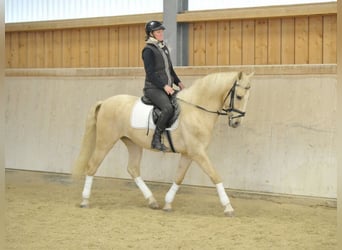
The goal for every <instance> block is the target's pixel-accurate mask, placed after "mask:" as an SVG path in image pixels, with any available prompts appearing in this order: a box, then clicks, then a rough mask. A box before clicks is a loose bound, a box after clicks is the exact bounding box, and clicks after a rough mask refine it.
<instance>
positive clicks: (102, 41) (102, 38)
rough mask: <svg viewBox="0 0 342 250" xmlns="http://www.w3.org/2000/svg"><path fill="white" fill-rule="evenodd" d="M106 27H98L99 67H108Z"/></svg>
mask: <svg viewBox="0 0 342 250" xmlns="http://www.w3.org/2000/svg"><path fill="white" fill-rule="evenodd" d="M108 37H109V35H108V28H107V27H102V28H99V67H108V64H109V55H108V51H109V42H108Z"/></svg>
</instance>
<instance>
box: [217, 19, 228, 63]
mask: <svg viewBox="0 0 342 250" xmlns="http://www.w3.org/2000/svg"><path fill="white" fill-rule="evenodd" d="M229 26H230V22H229V21H220V22H218V26H217V29H218V32H217V46H218V47H217V54H218V55H217V64H218V65H229V40H230V38H229V32H230V30H229Z"/></svg>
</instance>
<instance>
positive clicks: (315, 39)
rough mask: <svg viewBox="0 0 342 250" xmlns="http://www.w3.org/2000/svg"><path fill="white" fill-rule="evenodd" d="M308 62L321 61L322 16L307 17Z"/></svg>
mask: <svg viewBox="0 0 342 250" xmlns="http://www.w3.org/2000/svg"><path fill="white" fill-rule="evenodd" d="M309 63H311V64H320V63H323V18H322V16H310V17H309Z"/></svg>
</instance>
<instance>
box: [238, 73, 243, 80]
mask: <svg viewBox="0 0 342 250" xmlns="http://www.w3.org/2000/svg"><path fill="white" fill-rule="evenodd" d="M241 78H242V71H241V72H239V75H238V79H239V80H241Z"/></svg>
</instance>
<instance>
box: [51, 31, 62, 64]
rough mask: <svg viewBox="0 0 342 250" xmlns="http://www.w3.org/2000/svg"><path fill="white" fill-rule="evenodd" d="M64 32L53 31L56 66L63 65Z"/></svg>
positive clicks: (54, 61) (54, 62)
mask: <svg viewBox="0 0 342 250" xmlns="http://www.w3.org/2000/svg"><path fill="white" fill-rule="evenodd" d="M62 39H63V34H62V31H61V30H54V31H53V52H52V53H53V65H54V68H62V67H63V59H62V58H63V51H62V48H63V41H62Z"/></svg>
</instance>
